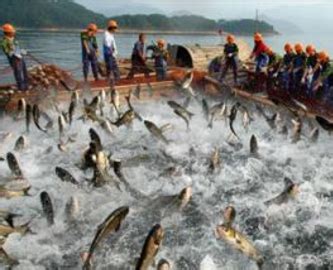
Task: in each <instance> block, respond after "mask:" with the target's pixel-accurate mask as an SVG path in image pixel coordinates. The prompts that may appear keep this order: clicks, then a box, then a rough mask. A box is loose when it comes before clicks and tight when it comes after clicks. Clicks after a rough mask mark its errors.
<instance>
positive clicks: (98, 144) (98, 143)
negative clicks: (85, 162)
mask: <svg viewBox="0 0 333 270" xmlns="http://www.w3.org/2000/svg"><path fill="white" fill-rule="evenodd" d="M89 136H90V140H91V142H94V143H95V144H96V147H97V149H98V150H102V149H103V146H102V140H101V137H100V136H99V135H98V133H97V132H96V130H94V129H93V128H90V129H89Z"/></svg>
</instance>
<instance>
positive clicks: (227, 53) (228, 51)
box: [220, 35, 239, 85]
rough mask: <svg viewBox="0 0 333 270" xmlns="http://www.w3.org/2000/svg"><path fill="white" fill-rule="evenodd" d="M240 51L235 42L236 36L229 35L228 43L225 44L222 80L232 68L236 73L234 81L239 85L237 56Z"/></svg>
mask: <svg viewBox="0 0 333 270" xmlns="http://www.w3.org/2000/svg"><path fill="white" fill-rule="evenodd" d="M238 53H239V49H238V46H237V44H236V42H235V37H234V36H233V35H228V36H227V43H226V44H225V45H224V59H225V60H224V67H223V71H222V74H221V79H220V80H221V81H223V79H224V77H225V75H226V74H227V72H228V70H229V69H230V68H231V69H232V71H233V73H234V83H235V85H237V73H238V66H237V56H238Z"/></svg>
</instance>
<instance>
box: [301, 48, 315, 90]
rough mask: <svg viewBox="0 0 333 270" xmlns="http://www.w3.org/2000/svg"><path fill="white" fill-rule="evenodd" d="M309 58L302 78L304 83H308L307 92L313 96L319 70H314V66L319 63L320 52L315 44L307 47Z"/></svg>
mask: <svg viewBox="0 0 333 270" xmlns="http://www.w3.org/2000/svg"><path fill="white" fill-rule="evenodd" d="M305 52H306V56H307V60H306V68H305V71H304V75H303V78H302V83H303V84H306V94H307V96H309V97H313V91H312V90H313V86H314V82H315V81H316V80H317V79H318V76H319V70H318V71H317V72H315V73H314V72H313V71H314V68H315V67H316V66H317V63H318V54H317V52H316V48H315V47H314V46H313V45H308V46H306V49H305Z"/></svg>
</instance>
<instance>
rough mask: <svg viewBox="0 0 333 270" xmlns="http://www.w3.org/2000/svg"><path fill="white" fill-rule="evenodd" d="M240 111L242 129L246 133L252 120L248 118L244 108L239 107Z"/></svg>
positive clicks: (247, 112)
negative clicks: (241, 112)
mask: <svg viewBox="0 0 333 270" xmlns="http://www.w3.org/2000/svg"><path fill="white" fill-rule="evenodd" d="M241 109H242V111H243V127H244V129H245V130H246V131H247V130H248V129H249V125H250V124H251V122H252V121H253V119H252V117H251V116H250V113H249V111H248V109H247V108H246V107H245V106H241Z"/></svg>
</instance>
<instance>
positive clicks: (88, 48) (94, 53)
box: [81, 23, 99, 81]
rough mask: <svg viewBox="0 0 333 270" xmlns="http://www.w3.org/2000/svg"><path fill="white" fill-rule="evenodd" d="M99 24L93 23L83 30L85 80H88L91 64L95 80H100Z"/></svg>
mask: <svg viewBox="0 0 333 270" xmlns="http://www.w3.org/2000/svg"><path fill="white" fill-rule="evenodd" d="M97 31H98V28H97V25H96V24H94V23H91V24H89V25H88V27H87V29H86V30H84V31H83V32H81V44H82V64H83V76H84V80H85V81H88V75H89V66H91V69H92V72H93V75H94V78H95V81H97V80H98V55H99V52H98V45H97V38H96V34H97Z"/></svg>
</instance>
